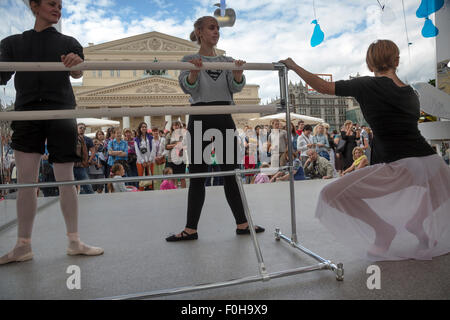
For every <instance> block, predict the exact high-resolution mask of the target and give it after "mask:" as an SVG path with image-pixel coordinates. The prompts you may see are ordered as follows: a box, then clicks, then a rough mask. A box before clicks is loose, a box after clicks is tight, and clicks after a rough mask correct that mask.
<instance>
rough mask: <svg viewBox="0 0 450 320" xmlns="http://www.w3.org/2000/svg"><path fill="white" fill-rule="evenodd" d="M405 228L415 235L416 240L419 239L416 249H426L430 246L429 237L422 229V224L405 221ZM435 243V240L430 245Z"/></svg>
mask: <svg viewBox="0 0 450 320" xmlns="http://www.w3.org/2000/svg"><path fill="white" fill-rule="evenodd" d="M405 228H406V230H408V232H410V233H412V234H413V235H415V236H416V237H417V240H419V244H418V249H419V250H426V249H429V248H430V238H429V237H428V235H427V234H426V233H425V230H424V229H423V226H422V225H420V226H417V225H415V224H414V223H412V222H411V223H407V224H406V226H405ZM436 245H437V241H434V243H433V244H432V246H431V247H435V246H436Z"/></svg>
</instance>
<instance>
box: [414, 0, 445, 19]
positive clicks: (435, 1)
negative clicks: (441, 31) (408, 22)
mask: <svg viewBox="0 0 450 320" xmlns="http://www.w3.org/2000/svg"><path fill="white" fill-rule="evenodd" d="M443 5H444V0H422V2H421V3H420V6H419V8H418V9H417V11H416V16H417V18H428V16H429V15H430V14H432V13H435V12H436V11H438V10H439V9H441V8H442V7H443Z"/></svg>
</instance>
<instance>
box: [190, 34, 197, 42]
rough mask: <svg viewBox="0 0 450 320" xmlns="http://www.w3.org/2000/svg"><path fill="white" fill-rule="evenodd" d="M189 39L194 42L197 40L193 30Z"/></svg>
mask: <svg viewBox="0 0 450 320" xmlns="http://www.w3.org/2000/svg"><path fill="white" fill-rule="evenodd" d="M189 38H190V39H191V41H193V42H196V41H197V36H196V35H195V31H192V32H191V35H190V37H189Z"/></svg>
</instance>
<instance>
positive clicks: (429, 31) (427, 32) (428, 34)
mask: <svg viewBox="0 0 450 320" xmlns="http://www.w3.org/2000/svg"><path fill="white" fill-rule="evenodd" d="M438 34H439V29H438V28H436V27H435V25H434V24H433V22H432V21H431V20H430V19H429V18H428V17H427V18H425V24H424V25H423V28H422V36H424V38H432V37H436V36H437V35H438Z"/></svg>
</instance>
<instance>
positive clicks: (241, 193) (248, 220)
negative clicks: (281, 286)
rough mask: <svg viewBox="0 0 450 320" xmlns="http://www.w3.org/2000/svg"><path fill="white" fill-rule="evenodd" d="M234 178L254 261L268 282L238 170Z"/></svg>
mask: <svg viewBox="0 0 450 320" xmlns="http://www.w3.org/2000/svg"><path fill="white" fill-rule="evenodd" d="M235 173H236V174H235V178H236V182H237V185H238V189H239V193H240V195H241V200H242V205H243V206H244V213H245V217H246V218H247V222H248V229H249V230H250V235H251V238H252V241H253V246H254V248H255V253H256V259H258V264H259V272H260V274H261V276H262V277H263V279H264V280H269V279H268V278H267V271H266V266H265V264H264V260H263V256H262V253H261V248H260V246H259V243H258V239H257V238H256V232H255V225H254V224H253V220H252V216H251V214H250V209H249V208H248V202H247V197H246V196H245V191H244V185H243V184H242V178H241V173H240V170H235Z"/></svg>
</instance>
